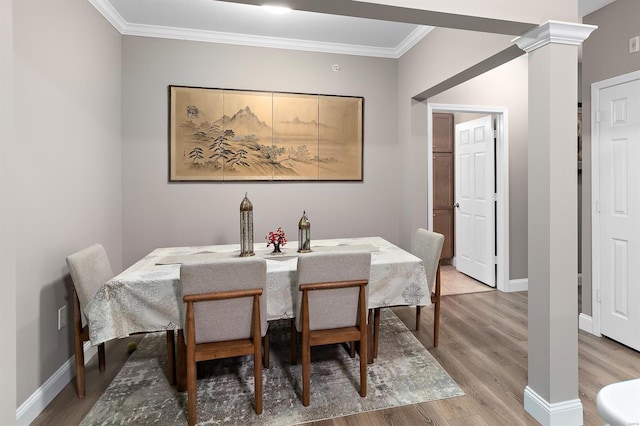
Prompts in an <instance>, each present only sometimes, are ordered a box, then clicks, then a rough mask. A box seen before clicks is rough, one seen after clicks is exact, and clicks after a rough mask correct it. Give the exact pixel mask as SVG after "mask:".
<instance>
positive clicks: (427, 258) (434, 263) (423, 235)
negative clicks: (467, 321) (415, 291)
mask: <svg viewBox="0 0 640 426" xmlns="http://www.w3.org/2000/svg"><path fill="white" fill-rule="evenodd" d="M443 243H444V235H442V234H438V233H437V232H432V231H428V230H426V229H423V228H418V230H417V231H416V233H415V236H414V238H413V244H412V249H411V251H412V252H413V254H415V255H416V256H418V257H419V258H421V259H422V262H423V264H424V271H425V273H426V275H427V283H428V284H429V293H430V294H431V303H433V304H434V313H433V346H434V347H437V346H438V333H439V331H440V255H441V254H442V244H443ZM420 313H421V307H420V306H417V307H416V330H419V329H420Z"/></svg>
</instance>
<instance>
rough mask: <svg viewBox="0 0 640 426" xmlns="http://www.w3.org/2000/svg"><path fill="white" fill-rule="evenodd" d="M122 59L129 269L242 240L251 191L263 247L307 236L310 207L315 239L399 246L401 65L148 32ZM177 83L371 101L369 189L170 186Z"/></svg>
mask: <svg viewBox="0 0 640 426" xmlns="http://www.w3.org/2000/svg"><path fill="white" fill-rule="evenodd" d="M122 58H123V59H122V61H123V70H124V72H123V80H122V105H123V107H122V156H123V162H122V176H123V254H124V264H125V266H127V265H130V264H132V263H133V262H135V261H136V260H138V259H140V258H141V257H142V256H144V255H146V254H147V253H148V252H150V251H151V250H153V249H154V248H156V247H162V246H175V245H205V244H228V243H238V241H239V207H240V202H241V201H242V198H243V197H244V194H245V192H248V194H249V199H250V200H251V201H252V203H253V208H254V233H255V235H254V240H255V241H256V242H257V244H264V236H265V235H266V234H267V233H268V231H270V230H274V229H276V228H277V227H278V226H281V227H282V228H283V229H284V231H285V232H286V234H287V236H288V237H289V239H294V240H295V239H297V224H298V220H299V219H300V217H301V216H302V211H303V210H306V211H307V214H308V216H309V221H310V222H311V237H312V240H313V239H318V238H335V237H348V236H370V235H379V236H382V237H384V238H386V239H388V240H390V241H392V242H394V243H397V242H398V234H399V226H400V220H399V207H398V206H399V204H400V196H399V191H398V187H399V185H400V169H399V161H400V152H399V150H400V145H399V144H398V141H397V125H396V110H397V108H396V92H397V89H396V82H397V74H396V64H397V62H396V61H395V60H393V59H380V58H367V57H361V56H347V55H332V54H322V53H310V52H299V51H293V50H280V49H265V48H255V47H245V46H231V45H223V44H214V43H199V42H186V41H177V40H165V39H152V38H144V37H123V47H122ZM333 64H339V65H340V68H341V70H340V71H339V72H334V71H332V69H331V66H332V65H333ZM170 84H176V85H188V86H200V87H215V88H228V89H247V90H268V91H282V92H301V93H321V94H335V95H354V96H363V97H364V98H365V101H364V140H365V142H364V182H351V183H318V182H315V183H301V182H298V183H286V182H274V183H265V182H262V183H260V182H257V183H256V182H253V183H252V182H243V183H230V182H227V183H168V182H167V167H168V153H167V149H168V142H167V103H168V97H167V86H168V85H170Z"/></svg>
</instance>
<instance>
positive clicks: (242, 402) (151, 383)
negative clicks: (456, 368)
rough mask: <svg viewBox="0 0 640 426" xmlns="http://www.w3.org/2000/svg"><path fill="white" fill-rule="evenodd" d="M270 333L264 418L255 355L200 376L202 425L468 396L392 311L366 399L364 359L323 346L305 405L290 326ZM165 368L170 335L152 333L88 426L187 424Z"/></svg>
mask: <svg viewBox="0 0 640 426" xmlns="http://www.w3.org/2000/svg"><path fill="white" fill-rule="evenodd" d="M270 336H271V352H270V355H271V360H270V361H271V368H269V369H268V370H266V369H265V370H263V388H264V394H263V398H264V399H263V407H264V410H263V413H262V414H261V415H256V414H255V411H254V397H253V386H254V383H253V361H252V358H251V357H237V358H230V359H227V360H216V361H209V362H206V363H203V364H204V365H203V368H202V371H201V376H199V377H200V378H199V379H198V404H197V406H198V424H215V425H217V424H242V425H247V424H255V425H278V426H280V425H292V424H298V423H304V422H310V421H315V420H322V419H328V418H334V417H341V416H346V415H349V414H356V413H362V412H366V411H373V410H380V409H384V408H390V407H398V406H403V405H409V404H417V403H421V402H427V401H433V400H436V399H443V398H450V397H455V396H460V395H464V393H463V392H462V390H461V389H460V387H459V386H458V385H457V384H456V383H455V382H454V381H453V379H451V377H450V376H449V375H448V374H447V372H446V371H444V369H443V368H442V367H441V366H440V364H438V362H437V361H436V360H435V359H434V358H433V356H432V355H431V354H430V353H429V352H428V351H427V350H426V349H425V348H424V347H423V346H422V345H421V344H420V342H419V341H418V340H417V339H416V338H415V337H414V336H413V334H412V333H411V332H410V331H409V330H407V328H406V327H405V326H404V324H403V323H402V322H401V321H400V320H399V319H398V317H396V315H395V314H394V313H393V312H392V311H391V310H390V309H383V310H382V322H381V326H380V342H379V348H378V358H377V359H376V361H375V363H373V364H369V368H368V388H367V397H366V398H361V397H360V395H359V394H358V390H359V383H360V373H359V363H358V356H356V357H355V358H353V359H352V358H350V357H349V355H348V353H347V350H346V347H344V346H341V345H328V346H320V347H316V348H313V349H312V352H311V353H312V358H311V364H312V366H311V405H310V406H308V407H304V406H303V405H302V402H301V395H302V381H301V380H302V379H301V367H300V364H298V365H291V363H290V361H289V353H290V351H289V322H288V321H280V322H275V323H271V325H270ZM166 363H167V362H166V337H165V334H164V333H150V334H147V335H146V336H145V337H144V339H142V341H141V342H140V344H139V345H138V349H137V350H136V351H135V352H134V353H133V354H132V355H131V357H130V358H129V359H128V360H127V362H126V363H125V365H124V366H123V367H122V370H121V371H120V372H119V373H118V375H117V376H116V378H115V379H114V380H113V382H112V383H111V384H110V385H109V387H108V388H107V390H106V391H105V393H104V394H103V395H102V397H100V399H99V400H98V401H97V402H96V404H95V405H94V406H93V408H92V409H91V411H90V412H89V414H88V415H87V416H86V417H85V418H84V420H83V421H82V423H81V425H85V426H87V425H121V424H135V425H152V424H153V425H158V424H162V425H185V424H187V395H186V392H184V393H179V392H177V391H176V388H175V387H171V386H170V385H169V383H168V381H167V377H166V371H167V365H166Z"/></svg>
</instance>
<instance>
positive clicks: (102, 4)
mask: <svg viewBox="0 0 640 426" xmlns="http://www.w3.org/2000/svg"><path fill="white" fill-rule="evenodd" d="M89 3H91V5H92V6H93V7H95V8H96V9H98V12H100V13H101V14H102V16H104V17H105V18H106V19H107V21H109V23H110V24H111V25H113V27H114V28H115V29H116V30H118V31H119V32H120V34H122V30H123V29H124V28H125V27H126V26H127V21H125V20H124V18H123V17H122V15H120V14H119V13H118V11H117V10H116V9H115V8H114V7H113V6H112V5H111V3H109V2H108V1H107V0H89Z"/></svg>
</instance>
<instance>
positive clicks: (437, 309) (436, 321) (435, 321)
mask: <svg viewBox="0 0 640 426" xmlns="http://www.w3.org/2000/svg"><path fill="white" fill-rule="evenodd" d="M439 332H440V301H437V302H436V306H435V309H434V311H433V346H434V347H435V348H437V347H438V333H439Z"/></svg>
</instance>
